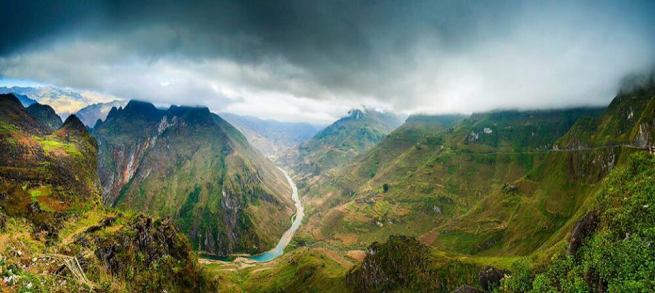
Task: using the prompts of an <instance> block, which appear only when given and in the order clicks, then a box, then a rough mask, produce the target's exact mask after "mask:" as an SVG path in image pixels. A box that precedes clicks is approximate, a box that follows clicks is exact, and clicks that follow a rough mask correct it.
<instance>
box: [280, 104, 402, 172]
mask: <svg viewBox="0 0 655 293" xmlns="http://www.w3.org/2000/svg"><path fill="white" fill-rule="evenodd" d="M403 120H404V117H402V116H399V115H396V114H393V113H384V112H378V111H375V110H370V109H364V110H359V109H354V110H351V111H349V112H348V115H347V116H345V117H343V118H341V119H339V120H338V121H336V122H334V123H333V124H331V125H330V126H328V127H326V128H325V129H323V130H321V131H320V132H318V133H317V134H316V135H314V136H313V137H312V138H311V139H310V140H308V141H306V142H304V143H302V144H300V145H299V146H297V147H295V148H293V149H290V150H288V151H287V152H286V153H285V154H284V156H283V157H280V158H279V159H278V161H279V162H281V163H282V164H284V165H286V166H288V167H290V168H291V169H292V170H293V171H294V172H295V173H296V174H297V175H300V176H301V177H304V176H311V175H318V174H321V173H323V172H326V171H327V170H329V169H332V168H334V167H337V166H340V165H343V164H345V163H347V162H349V161H350V160H351V159H353V158H354V157H355V156H357V155H359V154H361V153H363V152H365V151H367V150H369V149H370V148H371V147H373V146H374V145H376V144H377V143H378V142H380V141H382V139H383V138H384V137H385V135H387V134H388V133H389V132H391V131H392V130H393V129H395V128H396V127H398V126H399V125H401V124H402V122H403Z"/></svg>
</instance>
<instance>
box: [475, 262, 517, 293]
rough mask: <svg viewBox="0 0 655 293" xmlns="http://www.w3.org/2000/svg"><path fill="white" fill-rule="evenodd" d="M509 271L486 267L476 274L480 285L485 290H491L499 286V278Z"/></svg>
mask: <svg viewBox="0 0 655 293" xmlns="http://www.w3.org/2000/svg"><path fill="white" fill-rule="evenodd" d="M509 273H510V272H509V271H507V270H500V269H497V268H494V267H486V268H484V269H483V270H482V271H480V273H479V274H478V279H479V280H480V287H482V289H484V290H485V291H487V292H492V291H493V290H494V289H495V288H497V287H498V286H500V280H502V279H503V278H504V277H505V275H507V274H509Z"/></svg>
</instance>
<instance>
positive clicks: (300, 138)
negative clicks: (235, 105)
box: [219, 113, 324, 158]
mask: <svg viewBox="0 0 655 293" xmlns="http://www.w3.org/2000/svg"><path fill="white" fill-rule="evenodd" d="M219 115H220V116H221V117H223V119H225V120H227V121H228V122H230V124H232V125H234V126H235V127H236V128H238V129H239V130H241V132H243V134H244V135H245V136H246V138H248V141H249V142H250V143H251V144H252V145H253V146H254V147H255V148H257V149H258V150H259V151H260V152H262V153H263V154H264V155H266V156H267V157H269V158H276V157H277V156H279V155H280V154H281V153H282V152H284V151H286V150H287V149H289V148H292V147H294V146H297V145H299V144H300V143H302V142H304V141H306V140H308V139H310V138H312V136H314V135H315V134H316V133H317V132H319V131H320V130H321V129H323V128H324V126H321V125H315V124H309V123H302V122H280V121H276V120H264V119H259V118H256V117H251V116H241V115H236V114H232V113H220V114H219Z"/></svg>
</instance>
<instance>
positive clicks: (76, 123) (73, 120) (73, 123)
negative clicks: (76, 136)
mask: <svg viewBox="0 0 655 293" xmlns="http://www.w3.org/2000/svg"><path fill="white" fill-rule="evenodd" d="M61 128H63V129H68V130H76V131H86V126H84V123H82V121H81V120H80V119H79V118H77V116H76V115H75V114H73V115H70V116H68V118H66V121H64V124H63V125H62V127H61Z"/></svg>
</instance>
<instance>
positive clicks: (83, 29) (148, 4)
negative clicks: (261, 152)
mask: <svg viewBox="0 0 655 293" xmlns="http://www.w3.org/2000/svg"><path fill="white" fill-rule="evenodd" d="M26 2H27V1H9V2H4V1H3V2H2V3H3V4H2V9H0V16H1V17H2V19H3V20H4V22H5V24H9V25H4V26H0V33H2V35H3V36H5V41H4V42H2V43H0V66H2V67H4V68H2V67H0V75H5V76H8V77H16V78H28V79H29V78H32V79H38V80H41V81H46V82H51V83H57V84H61V85H65V86H74V87H80V88H90V89H96V90H102V91H108V92H110V93H112V94H117V95H125V96H136V97H139V98H146V99H151V100H155V101H158V102H175V101H176V100H178V102H180V103H181V102H191V103H198V104H201V103H202V104H210V105H213V106H215V107H228V108H229V107H234V108H237V109H241V110H243V108H247V107H245V106H246V105H245V104H242V105H239V104H238V103H243V101H247V100H249V99H250V100H253V99H255V100H257V101H258V102H257V104H261V103H260V102H262V103H269V104H270V105H276V103H277V105H286V106H295V107H297V108H298V109H296V110H297V111H300V112H302V111H320V110H322V109H325V107H324V104H321V101H329V102H330V103H332V104H335V103H336V104H339V103H341V104H343V105H344V107H346V106H353V105H357V104H361V103H371V104H376V105H378V106H381V107H388V108H393V109H396V110H404V111H425V112H439V111H444V110H450V111H453V110H454V111H473V110H488V109H490V108H494V107H523V108H526V107H557V106H567V105H571V104H584V103H586V104H593V103H596V104H599V103H604V102H606V101H607V99H608V98H609V96H608V95H611V92H612V91H613V90H615V87H616V83H617V82H618V80H619V79H620V77H621V76H622V75H624V74H626V73H628V72H630V71H632V70H639V69H642V68H641V67H648V66H650V65H651V64H648V63H652V61H653V53H652V52H654V51H653V49H655V46H654V44H655V39H654V38H655V29H654V27H655V24H654V23H653V19H652V15H655V9H654V8H655V3H654V2H652V1H582V2H571V1H562V2H555V1H550V2H544V3H540V2H536V1H526V2H520V1H193V2H185V3H184V4H183V5H181V4H180V3H179V1H52V2H51V1H43V2H30V3H26ZM121 76H124V78H121ZM134 80H137V81H139V82H138V83H137V84H130V83H129V82H127V81H134ZM162 87H163V88H165V90H162ZM185 93H187V95H189V94H193V96H191V97H183V96H184V94H185ZM262 97H266V98H262ZM262 99H264V100H262ZM325 111H327V112H328V113H330V114H335V113H334V112H336V111H343V109H342V108H339V107H332V108H330V107H328V109H327V110H325ZM253 114H257V113H253ZM268 114H271V115H275V114H276V113H268ZM277 114H279V115H282V116H285V115H287V114H288V115H291V114H292V113H277ZM324 117H329V115H325V116H324ZM284 118H289V117H284ZM326 119H327V118H326Z"/></svg>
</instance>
